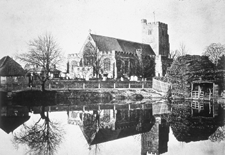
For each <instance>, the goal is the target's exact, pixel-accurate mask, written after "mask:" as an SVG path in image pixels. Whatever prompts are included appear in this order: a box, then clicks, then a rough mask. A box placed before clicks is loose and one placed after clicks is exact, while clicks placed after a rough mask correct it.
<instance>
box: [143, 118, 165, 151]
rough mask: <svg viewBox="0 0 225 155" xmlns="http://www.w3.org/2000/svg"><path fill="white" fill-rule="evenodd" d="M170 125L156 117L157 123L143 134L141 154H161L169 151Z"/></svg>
mask: <svg viewBox="0 0 225 155" xmlns="http://www.w3.org/2000/svg"><path fill="white" fill-rule="evenodd" d="M168 141H169V125H168V124H167V123H166V121H165V120H164V119H162V120H161V118H160V117H156V123H155V124H154V126H153V127H152V129H151V130H150V131H149V132H146V133H143V134H142V135H141V155H147V154H148V153H149V154H150V153H151V154H156V155H160V154H162V153H165V152H167V151H168Z"/></svg>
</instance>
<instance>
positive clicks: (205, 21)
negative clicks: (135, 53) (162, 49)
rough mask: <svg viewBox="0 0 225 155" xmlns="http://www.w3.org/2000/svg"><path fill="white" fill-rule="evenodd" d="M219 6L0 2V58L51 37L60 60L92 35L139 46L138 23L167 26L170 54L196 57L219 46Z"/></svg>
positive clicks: (224, 22) (85, 0) (224, 36)
mask: <svg viewBox="0 0 225 155" xmlns="http://www.w3.org/2000/svg"><path fill="white" fill-rule="evenodd" d="M224 10H225V0H63V1H62V0H47V1H46V0H32V1H31V0H19V1H15V0H0V24H1V26H0V58H1V57H3V56H6V55H9V56H13V55H14V53H17V52H26V51H27V48H28V46H27V43H28V42H29V40H31V39H34V38H36V37H37V36H39V35H43V34H45V33H46V32H47V33H51V34H52V35H53V37H54V38H55V40H56V41H57V42H58V43H59V44H60V47H61V48H62V50H63V52H64V53H65V55H67V54H68V53H74V52H79V50H80V49H81V46H82V44H83V43H84V41H85V39H86V37H87V35H88V32H89V30H91V32H92V33H95V34H99V35H105V36H110V37H116V38H121V39H126V40H131V41H137V42H141V19H147V20H148V22H153V21H154V16H153V12H155V20H156V21H160V22H164V23H166V24H168V28H169V37H170V38H169V39H170V50H175V49H178V48H179V45H180V44H181V43H183V44H185V45H186V48H187V49H188V52H189V53H190V54H201V53H202V52H203V51H204V49H205V47H206V46H207V45H209V44H211V43H214V42H215V43H219V42H220V43H222V44H225V28H224V27H225V16H224Z"/></svg>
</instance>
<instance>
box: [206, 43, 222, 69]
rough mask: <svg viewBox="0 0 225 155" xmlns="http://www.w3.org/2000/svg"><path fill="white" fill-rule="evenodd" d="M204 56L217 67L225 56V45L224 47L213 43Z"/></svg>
mask: <svg viewBox="0 0 225 155" xmlns="http://www.w3.org/2000/svg"><path fill="white" fill-rule="evenodd" d="M203 55H205V56H208V57H209V60H210V61H212V62H213V63H214V64H215V65H216V66H217V65H218V60H219V59H220V57H221V56H223V55H225V45H222V44H220V43H212V44H210V45H209V46H208V47H206V50H205V52H204V53H203Z"/></svg>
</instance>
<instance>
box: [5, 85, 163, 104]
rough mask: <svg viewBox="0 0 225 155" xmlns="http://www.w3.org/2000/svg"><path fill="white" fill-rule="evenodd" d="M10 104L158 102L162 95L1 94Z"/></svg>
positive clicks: (130, 92) (81, 91)
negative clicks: (150, 100)
mask: <svg viewBox="0 0 225 155" xmlns="http://www.w3.org/2000/svg"><path fill="white" fill-rule="evenodd" d="M3 94H4V96H6V98H7V100H8V101H10V103H12V104H19V105H30V106H38V105H57V104H84V103H89V104H94V103H109V102H110V101H112V100H133V101H141V100H143V99H153V98H154V100H158V99H162V98H164V94H163V93H160V92H157V91H155V90H153V89H151V88H148V89H141V88H140V89H137V88H135V89H132V88H131V89H124V88H123V89H108V88H105V89H103V88H102V89H76V90H68V89H63V90H62V89H60V90H47V91H45V92H42V91H40V90H37V89H36V90H34V89H32V90H24V91H14V92H8V93H5V92H4V93H3Z"/></svg>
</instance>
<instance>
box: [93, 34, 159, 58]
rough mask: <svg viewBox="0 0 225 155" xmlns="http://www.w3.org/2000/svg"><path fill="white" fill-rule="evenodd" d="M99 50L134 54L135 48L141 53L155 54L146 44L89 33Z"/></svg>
mask: <svg viewBox="0 0 225 155" xmlns="http://www.w3.org/2000/svg"><path fill="white" fill-rule="evenodd" d="M90 36H91V37H92V38H93V40H94V42H95V43H96V46H97V47H98V49H99V50H100V51H113V50H114V51H120V52H125V53H129V54H136V51H137V50H140V49H141V50H142V54H143V55H155V53H154V51H153V50H152V48H151V46H150V45H148V44H143V43H137V42H132V41H126V40H122V39H116V38H111V37H106V36H100V35H95V34H90Z"/></svg>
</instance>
